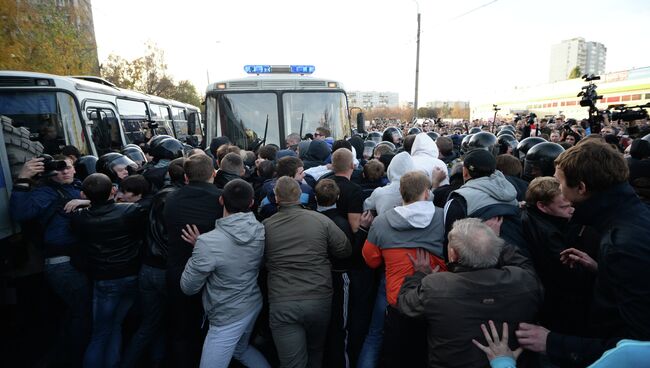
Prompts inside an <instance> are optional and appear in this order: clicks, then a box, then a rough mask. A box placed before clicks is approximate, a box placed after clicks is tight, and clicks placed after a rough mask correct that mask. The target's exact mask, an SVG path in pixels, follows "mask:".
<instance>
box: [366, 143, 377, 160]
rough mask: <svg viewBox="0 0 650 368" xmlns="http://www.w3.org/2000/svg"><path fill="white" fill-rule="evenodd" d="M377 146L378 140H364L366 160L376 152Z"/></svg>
mask: <svg viewBox="0 0 650 368" xmlns="http://www.w3.org/2000/svg"><path fill="white" fill-rule="evenodd" d="M375 147H377V142H375V141H365V142H363V158H365V159H366V160H369V159H371V158H372V155H373V153H374V152H375Z"/></svg>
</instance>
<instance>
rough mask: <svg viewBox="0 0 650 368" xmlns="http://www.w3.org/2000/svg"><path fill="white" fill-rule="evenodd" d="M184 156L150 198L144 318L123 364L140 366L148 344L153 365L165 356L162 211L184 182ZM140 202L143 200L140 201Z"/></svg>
mask: <svg viewBox="0 0 650 368" xmlns="http://www.w3.org/2000/svg"><path fill="white" fill-rule="evenodd" d="M184 162H185V158H183V157H181V158H177V159H175V160H173V161H172V162H171V163H170V164H169V167H168V175H169V178H170V179H171V183H170V184H168V185H166V186H164V187H163V188H162V189H161V190H159V191H158V193H156V195H155V196H153V198H151V199H150V200H149V201H148V202H149V203H148V204H149V207H150V209H149V216H148V224H147V226H146V234H145V242H144V247H143V254H142V267H141V268H140V273H139V274H138V286H139V288H138V297H139V298H140V299H139V300H140V303H139V304H140V308H141V310H140V315H141V316H142V320H141V321H140V326H139V327H138V330H137V331H136V333H135V334H134V335H133V338H132V339H131V341H130V342H129V345H128V347H127V349H126V350H125V352H124V359H122V362H121V366H122V368H131V367H138V366H139V365H140V364H139V363H140V359H141V357H142V354H143V353H144V352H145V351H146V350H147V347H150V348H149V351H150V354H149V357H150V361H151V362H152V366H160V365H162V362H163V360H164V358H165V346H166V341H165V340H166V339H165V338H166V337H167V328H166V324H167V323H166V317H167V309H168V308H167V303H168V300H167V299H168V298H167V282H166V279H167V275H166V274H167V248H168V246H169V242H168V236H167V229H166V228H165V221H164V217H163V211H164V209H165V203H166V202H167V197H168V196H169V195H170V194H171V193H173V192H175V191H176V190H177V189H179V188H181V187H182V186H183V185H185V171H184V170H183V163H184ZM138 203H140V202H138Z"/></svg>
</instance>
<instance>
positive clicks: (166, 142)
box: [151, 137, 185, 160]
mask: <svg viewBox="0 0 650 368" xmlns="http://www.w3.org/2000/svg"><path fill="white" fill-rule="evenodd" d="M184 149H185V147H184V146H183V143H181V142H180V141H179V140H178V139H176V138H171V137H170V138H166V139H163V140H162V141H160V142H158V144H156V145H155V146H154V147H152V148H151V156H153V158H154V160H173V159H176V158H179V157H183V152H184Z"/></svg>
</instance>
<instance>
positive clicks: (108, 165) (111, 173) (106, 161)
mask: <svg viewBox="0 0 650 368" xmlns="http://www.w3.org/2000/svg"><path fill="white" fill-rule="evenodd" d="M137 169H138V165H137V164H136V163H135V162H133V161H132V160H131V159H130V158H128V157H126V156H124V155H123V154H121V153H117V152H109V153H106V154H103V155H102V156H101V157H100V158H99V160H97V163H96V164H95V171H96V172H98V173H101V174H105V175H106V176H108V177H109V178H110V179H111V181H112V182H113V183H119V182H120V181H121V180H122V179H124V178H125V177H126V176H128V175H133V174H135V172H136V170H137Z"/></svg>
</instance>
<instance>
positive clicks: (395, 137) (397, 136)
mask: <svg viewBox="0 0 650 368" xmlns="http://www.w3.org/2000/svg"><path fill="white" fill-rule="evenodd" d="M402 138H403V137H402V131H401V130H400V129H397V128H396V127H388V128H386V129H385V130H384V133H383V134H382V136H381V140H382V141H384V142H390V143H392V144H394V145H399V144H401V143H402Z"/></svg>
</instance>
